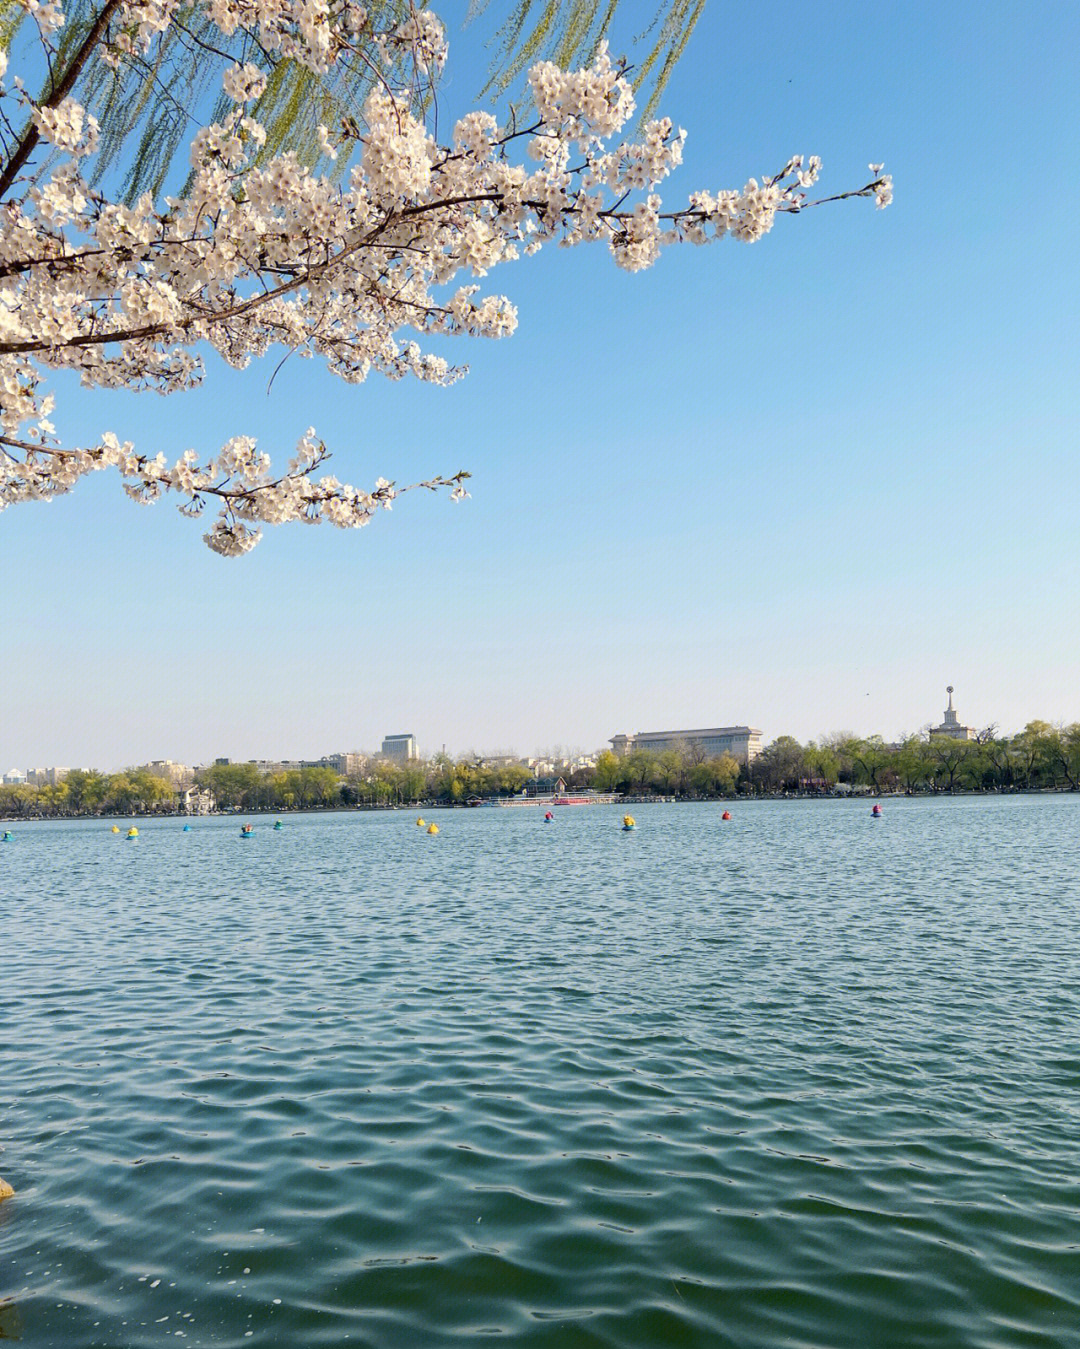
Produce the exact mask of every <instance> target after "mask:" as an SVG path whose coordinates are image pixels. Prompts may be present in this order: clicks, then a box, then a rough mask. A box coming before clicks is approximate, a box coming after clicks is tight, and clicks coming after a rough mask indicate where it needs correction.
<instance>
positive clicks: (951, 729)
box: [930, 684, 975, 740]
mask: <svg viewBox="0 0 1080 1349" xmlns="http://www.w3.org/2000/svg"><path fill="white" fill-rule="evenodd" d="M945 692H946V693H947V694H948V695H949V705H948V707H947V708H946V709H945V720H944V721H943V722H942V723H941V725H940V726H931V727H930V739H931V740H936V739H938V738H939V737H941V738H946V737H947V738H948V739H950V740H974V739H975V728H974V726H961V725H960V723H959V722H958V721H957V719H956V713H955V712H954V711H953V705H952V695H953V686H952V685H951V684H949V685H948V686H947V687H946V689H945Z"/></svg>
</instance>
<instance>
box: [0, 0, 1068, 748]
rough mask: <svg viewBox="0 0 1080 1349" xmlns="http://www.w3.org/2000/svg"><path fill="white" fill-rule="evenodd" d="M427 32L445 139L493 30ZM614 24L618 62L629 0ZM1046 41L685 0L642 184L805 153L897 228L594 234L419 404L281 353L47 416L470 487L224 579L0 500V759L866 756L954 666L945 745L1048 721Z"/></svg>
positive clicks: (1057, 369)
mask: <svg viewBox="0 0 1080 1349" xmlns="http://www.w3.org/2000/svg"><path fill="white" fill-rule="evenodd" d="M436 8H437V9H439V6H437V5H436ZM499 8H500V0H493V9H494V10H495V11H498V10H499ZM439 12H440V13H441V14H442V15H443V17H444V18H445V19H446V20H447V21H448V26H449V28H450V33H451V50H450V65H449V67H448V79H447V81H446V84H445V85H444V90H443V95H442V105H443V108H444V110H445V111H444V116H445V117H446V118H447V119H448V120H449V119H451V118H452V117H454V116H457V115H458V114H459V113H460V112H462V111H465V110H466V109H467V108H468V107H472V106H476V102H475V98H474V95H475V91H476V89H477V88H478V87H479V85H480V83H481V82H482V80H481V75H482V71H483V69H484V66H485V59H486V58H485V52H484V50H483V46H482V39H483V36H484V33H485V31H486V29H485V26H484V22H483V21H479V22H477V23H475V24H473V25H470V26H468V27H466V28H464V30H461V27H460V22H461V15H462V14H463V12H464V7H463V6H460V5H455V6H446V5H444V6H443V7H442V8H441V9H440V10H439ZM621 13H622V23H623V28H622V32H621V34H620V35H619V36H618V37H616V40H615V43H614V45H615V46H616V47H617V48H618V47H619V46H620V42H622V43H624V44H626V42H627V39H626V36H625V34H626V33H627V32H628V31H632V30H634V29H635V28H638V27H641V26H642V24H643V22H644V20H645V18H646V17H647V16H648V15H649V13H650V11H649V7H648V6H647V5H641V6H635V5H633V4H630V3H624V6H623V10H622V12H621ZM1078 47H1080V11H1077V10H1076V8H1075V7H1073V6H1066V5H1059V4H1043V5H1038V6H1035V7H1033V8H1029V9H1028V10H1026V11H1025V12H1021V9H1020V7H1019V6H1016V5H1015V4H1012V3H1008V4H1006V3H998V2H997V0H992V2H991V3H980V4H978V5H975V4H973V3H958V4H954V5H949V6H939V5H930V4H921V3H916V4H914V5H912V4H910V3H906V4H900V3H883V4H878V5H873V6H867V5H865V4H826V5H810V4H806V3H802V4H793V3H786V2H781V0H765V3H759V4H756V5H754V6H752V7H743V8H741V9H740V8H739V7H735V6H724V5H721V4H719V3H715V0H714V3H713V4H711V5H710V6H709V7H708V8H707V10H706V13H705V16H704V18H703V19H702V20H701V22H700V23H699V25H698V28H697V30H696V32H695V34H694V37H693V39H692V41H691V44H690V48H689V50H688V52H687V54H686V56H685V58H684V60H683V62H682V63H681V65H680V66H679V67H678V69H677V70H676V72H675V74H674V76H673V78H672V80H671V82H670V84H669V86H668V89H667V92H666V94H665V96H664V98H663V100H662V104H661V109H662V111H664V112H666V113H667V114H668V115H670V116H671V117H672V118H673V119H674V120H675V121H676V122H678V123H679V124H680V125H682V126H684V127H685V128H686V129H687V131H688V133H689V137H688V141H687V145H686V153H685V161H684V166H683V168H682V169H681V170H680V171H679V173H678V174H677V175H676V177H675V178H674V179H673V180H672V182H671V183H669V185H668V187H667V190H666V192H665V202H666V203H674V202H676V201H677V200H678V199H680V198H683V197H685V195H686V193H688V192H689V191H692V190H694V189H695V188H699V187H707V188H709V189H713V190H715V189H717V188H720V187H732V186H741V184H742V183H743V182H744V181H745V180H746V178H747V177H749V176H750V175H751V174H757V175H760V174H761V173H762V172H765V171H771V170H775V169H776V168H778V167H779V166H780V165H781V164H783V162H784V161H785V160H786V159H787V157H788V156H789V155H790V154H792V153H802V154H804V155H809V154H813V153H816V154H819V155H821V157H822V159H823V160H824V172H823V177H822V181H821V184H820V186H821V188H822V191H823V192H824V193H829V192H832V191H838V190H842V189H845V188H849V187H854V186H857V185H860V184H861V183H863V182H864V181H866V180H867V178H868V172H867V164H868V163H869V162H871V161H874V162H877V161H882V160H883V161H884V162H885V165H886V169H887V170H888V171H889V172H891V173H892V174H893V176H894V179H895V189H896V201H895V203H894V205H893V206H892V207H890V208H889V209H888V210H887V211H884V212H880V211H876V210H875V209H874V207H873V205H872V203H870V202H865V201H855V202H847V203H840V204H837V205H832V206H828V207H824V208H822V209H820V210H818V211H814V212H810V213H807V214H805V215H803V216H801V217H799V218H797V219H781V220H780V221H778V222H777V225H776V227H775V229H774V230H773V232H772V234H771V235H769V236H768V237H766V238H765V239H764V240H763V241H762V242H760V243H758V244H755V245H752V246H746V245H741V244H737V243H734V242H731V241H725V242H723V243H721V244H719V245H716V246H712V247H708V248H704V249H695V248H690V247H686V248H683V249H676V250H668V251H667V252H666V253H665V254H664V255H663V256H662V258H661V260H660V262H659V263H658V264H657V265H656V266H655V267H654V268H653V269H652V270H651V271H649V272H646V273H641V274H637V275H632V276H631V275H626V274H624V273H622V272H620V271H619V270H618V269H617V268H616V267H615V266H614V264H613V263H612V262H611V261H610V259H609V258H608V256H607V254H606V252H605V251H603V250H602V249H600V248H597V247H593V248H582V249H577V250H573V251H570V250H562V249H552V250H550V251H549V252H547V253H543V254H541V255H539V256H538V257H536V258H533V259H530V260H526V261H523V262H521V263H518V264H514V265H512V266H509V267H506V268H503V269H502V271H496V272H494V273H492V274H491V275H490V276H489V277H488V278H487V279H486V288H487V289H490V290H492V291H495V292H505V293H506V294H508V295H509V296H510V297H511V298H512V299H513V300H514V301H515V303H516V304H517V306H518V309H519V327H518V331H517V333H516V335H515V336H514V337H513V338H511V339H509V340H505V341H502V342H497V343H492V342H472V343H469V342H461V341H459V342H457V343H455V344H454V345H453V348H452V354H453V355H454V357H455V358H456V359H458V360H463V361H468V362H469V363H470V365H471V374H470V375H469V377H468V378H467V379H466V380H464V381H462V382H461V383H459V384H458V385H456V386H455V387H453V388H451V389H448V390H439V389H431V388H427V387H424V386H421V385H418V384H417V383H415V382H402V383H398V384H391V383H388V382H386V381H381V382H380V381H377V380H374V379H373V380H371V381H370V382H369V383H368V384H366V385H363V386H360V387H358V388H357V387H350V386H344V385H341V384H340V383H339V382H337V381H335V380H333V379H332V378H331V377H329V376H328V375H327V374H326V373H325V372H323V371H321V370H320V369H318V368H317V366H316V364H315V363H314V362H301V361H291V362H288V363H286V365H285V367H284V368H283V369H282V371H281V373H280V374H279V375H278V376H277V378H276V379H275V381H274V386H273V389H272V390H271V391H270V393H269V394H267V383H268V380H269V376H270V373H271V371H272V369H273V365H274V364H275V363H276V358H275V360H271V361H269V362H267V363H265V365H264V366H263V367H253V368H252V369H251V370H249V371H248V372H246V373H244V374H242V375H237V374H234V373H233V372H229V371H226V370H224V369H223V368H221V367H220V366H218V365H214V366H213V367H212V368H211V370H210V377H209V379H208V380H207V383H206V385H205V387H204V388H203V389H202V390H200V391H198V392H196V393H194V394H190V395H180V396H175V397H172V398H170V399H168V400H164V399H160V398H157V397H155V396H151V395H139V396H127V395H118V394H110V395H104V394H93V395H91V394H85V393H80V392H77V391H76V392H74V393H73V394H65V397H64V398H63V399H62V401H61V406H60V409H59V415H58V418H57V421H58V426H59V429H60V430H61V432H62V433H65V434H68V435H69V436H71V438H72V439H75V438H78V437H88V436H91V435H96V434H98V433H99V432H100V431H103V430H105V429H114V430H115V431H117V433H118V434H120V435H121V436H122V437H130V438H131V439H133V440H134V441H135V442H136V444H137V445H138V446H139V448H140V449H145V450H148V451H149V452H151V453H155V452H157V450H159V449H160V450H163V451H164V452H165V453H166V455H167V456H170V457H171V456H174V455H176V454H179V453H180V452H182V451H183V450H184V449H186V448H187V447H188V446H195V447H196V448H200V449H213V448H216V447H217V446H219V445H220V444H221V443H222V441H224V440H225V439H226V438H227V437H228V436H230V435H233V434H238V433H248V434H253V435H256V436H258V438H259V441H260V445H261V447H262V448H264V449H267V450H269V451H270V452H271V453H276V454H283V456H284V457H287V456H288V453H289V452H290V451H291V448H292V445H293V444H294V442H295V439H296V437H297V436H298V435H299V434H300V433H301V432H302V431H303V430H304V429H305V427H307V426H308V425H309V424H314V425H315V427H316V428H317V430H318V432H319V433H320V435H322V436H323V437H324V438H325V439H326V440H327V441H328V443H329V444H331V445H332V446H333V447H335V450H336V457H335V462H334V469H335V471H337V472H338V473H339V475H340V476H341V477H343V478H347V479H349V480H352V481H356V482H358V483H364V482H370V481H373V480H374V478H375V477H376V476H378V475H379V474H383V475H385V476H386V477H390V478H394V479H395V480H397V481H398V482H407V481H412V480H415V479H416V478H418V477H423V476H426V475H428V474H430V473H433V472H454V471H456V470H457V469H459V468H466V469H468V470H469V471H470V472H472V474H473V475H474V476H473V481H472V483H471V484H470V487H471V490H472V493H473V495H472V498H471V499H470V500H469V501H467V502H465V503H463V504H461V505H457V506H454V505H451V504H450V503H448V502H447V501H446V500H445V499H440V498H434V497H427V496H420V495H416V494H414V495H412V496H410V497H406V498H403V499H402V500H400V501H399V502H398V503H397V505H396V506H395V509H394V511H393V512H392V513H391V514H389V515H382V516H380V517H379V518H378V519H377V520H376V521H375V522H374V523H373V524H372V525H370V526H369V527H368V528H367V529H365V530H363V531H359V532H354V531H349V532H344V531H337V530H333V529H331V528H329V527H327V526H321V527H318V528H314V529H309V528H304V527H302V526H288V527H285V528H282V529H278V530H276V531H268V532H267V536H266V537H265V538H264V541H263V543H262V544H260V546H259V547H258V548H257V549H256V550H255V551H254V552H253V553H252V554H250V555H249V556H248V557H246V558H243V559H238V560H228V559H222V558H218V557H216V556H215V555H213V554H211V553H210V552H209V551H208V550H207V549H206V548H205V546H204V545H203V543H202V541H201V538H200V534H201V529H200V528H199V527H198V526H196V525H193V524H192V523H190V522H188V521H185V520H184V519H182V518H181V517H180V516H179V515H178V514H177V512H176V511H175V509H174V508H173V507H172V506H170V505H168V504H159V505H157V506H155V507H153V508H149V509H144V508H140V507H137V506H135V505H133V504H132V503H130V502H129V501H128V500H127V498H126V497H124V495H123V493H122V492H121V490H120V487H119V483H118V481H117V480H116V479H115V477H107V476H106V475H96V476H95V477H94V479H93V480H91V481H88V482H86V483H85V484H84V485H82V486H80V488H79V489H78V490H77V491H76V492H74V493H73V494H72V495H71V497H70V498H68V499H66V500H61V501H57V502H54V503H52V504H50V505H47V506H42V505H28V506H21V507H14V508H11V509H9V510H7V511H6V512H4V513H3V514H2V515H0V562H2V566H3V577H4V585H3V613H4V617H3V627H4V644H3V645H4V691H5V697H4V709H5V715H4V716H3V719H2V722H0V766H2V767H3V768H5V769H6V768H7V767H10V766H15V765H17V766H20V767H27V766H33V765H38V764H40V765H45V764H54V763H59V764H68V765H83V766H97V767H102V768H115V767H118V766H120V765H122V764H130V763H137V762H143V761H145V760H147V759H150V758H162V757H168V758H174V759H180V760H183V761H186V762H190V763H198V762H204V761H206V760H208V759H211V758H213V757H215V756H218V755H224V756H229V757H232V758H248V757H278V756H281V757H301V756H303V757H307V756H317V755H320V754H324V753H330V752H333V751H336V750H343V749H353V748H362V749H363V748H368V749H370V748H377V746H378V744H379V742H380V740H381V738H382V736H383V735H384V734H387V733H390V732H402V731H411V732H412V733H413V734H415V735H416V736H417V738H418V740H419V743H420V746H421V748H422V749H423V750H425V751H435V750H437V749H439V748H441V747H442V746H443V745H444V744H445V745H446V746H447V748H448V749H449V750H451V751H452V752H456V751H467V750H472V749H475V750H477V751H499V750H516V751H517V752H519V753H523V754H524V753H531V752H534V751H536V750H549V749H554V748H556V747H559V746H562V747H565V748H584V749H593V748H596V747H597V746H600V745H602V744H604V743H605V742H606V740H607V739H608V737H610V736H612V735H614V734H615V733H616V732H620V731H634V730H651V729H663V728H668V727H694V726H707V725H716V724H729V723H749V724H751V725H754V726H758V727H760V728H761V729H762V731H763V733H764V737H765V739H766V740H767V741H768V740H771V739H774V738H775V737H776V736H777V735H781V734H792V735H795V736H797V737H798V738H800V739H802V740H806V739H809V738H811V737H815V736H817V735H820V734H823V733H828V732H830V731H834V730H838V729H847V730H851V731H854V732H856V733H859V734H870V733H873V732H880V733H881V734H883V735H885V736H886V738H893V737H895V736H897V735H899V734H900V733H902V732H905V731H913V730H917V729H919V727H921V726H922V725H924V724H926V723H927V722H930V721H934V722H936V721H938V720H940V717H941V711H942V709H943V707H944V705H945V692H944V689H945V685H946V684H947V683H951V684H954V685H955V686H956V690H957V693H956V701H957V708H958V710H959V713H960V715H961V718H962V720H964V721H966V722H968V723H970V724H973V725H977V726H983V725H986V724H987V723H989V722H996V723H997V724H998V726H999V728H1000V729H1001V730H1003V731H1014V730H1018V729H1020V728H1021V727H1022V726H1023V725H1024V724H1025V722H1027V721H1028V720H1030V719H1032V718H1034V717H1043V718H1045V719H1047V720H1051V721H1058V720H1060V721H1066V722H1069V721H1075V720H1080V681H1078V680H1077V678H1076V675H1077V671H1078V670H1080V625H1078V624H1077V621H1076V618H1075V616H1074V612H1073V606H1074V603H1075V596H1076V595H1077V593H1078V591H1080V586H1078V581H1080V575H1078V572H1080V532H1078V530H1077V528H1076V523H1077V505H1078V501H1080V490H1078V489H1080V466H1078V460H1077V456H1076V454H1075V445H1076V441H1077V431H1076V428H1077V424H1078V412H1080V408H1078V403H1080V394H1078V387H1080V382H1078V380H1077V339H1078V319H1077V314H1078V312H1080V308H1078V303H1080V294H1078V291H1080V285H1078V275H1080V269H1078V266H1077V262H1076V244H1077V225H1076V213H1075V206H1074V204H1073V202H1072V195H1073V189H1072V182H1071V173H1072V169H1073V162H1074V159H1075V153H1074V152H1075V145H1076V127H1077V126H1078V125H1080V94H1078V86H1077V82H1076V77H1075V54H1076V52H1077V50H1078Z"/></svg>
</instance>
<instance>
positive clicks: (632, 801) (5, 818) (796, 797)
mask: <svg viewBox="0 0 1080 1349" xmlns="http://www.w3.org/2000/svg"><path fill="white" fill-rule="evenodd" d="M1078 795H1080V789H1077V788H1074V787H1008V788H988V789H986V790H983V791H980V790H978V789H976V788H972V787H965V788H963V789H962V790H958V791H940V792H933V791H931V792H873V791H869V790H867V789H865V788H861V789H859V790H856V791H852V792H754V793H747V794H745V795H739V796H607V797H605V799H604V800H598V801H596V802H594V803H590V804H595V805H598V806H599V805H613V806H624V805H626V806H630V805H633V806H685V805H697V806H701V805H712V806H716V807H718V808H723V807H731V806H732V805H739V806H749V805H754V804H755V803H757V802H773V801H804V802H805V801H818V802H820V801H849V802H856V803H861V802H867V801H941V800H955V799H958V798H960V797H973V796H975V797H1002V796H1078ZM513 804H514V805H516V806H517V807H518V808H519V809H520V808H521V807H522V806H533V807H534V808H535V809H537V810H540V809H546V808H547V807H549V806H551V805H552V802H551V801H550V800H548V799H546V798H538V799H536V800H535V801H534V800H532V799H530V800H528V801H514V802H513ZM571 808H572V807H570V806H565V805H560V806H558V809H559V810H568V809H571ZM477 809H482V810H483V811H484V813H485V814H497V813H499V811H500V810H501V809H505V807H503V806H502V803H496V802H492V803H491V804H490V805H486V806H483V807H476V806H470V805H467V804H466V803H465V802H463V801H459V802H451V801H413V802H409V803H406V804H404V805H351V806H342V805H338V804H335V805H328V806H292V807H281V808H280V809H274V810H271V809H262V808H259V807H253V808H251V809H247V808H243V809H235V810H215V811H209V812H207V813H205V814H199V815H191V814H187V813H185V812H184V811H180V810H154V811H144V812H142V813H131V812H129V813H127V814H123V813H117V814H113V813H111V812H110V813H108V814H100V813H96V812H93V811H67V812H64V813H57V814H55V815H2V814H0V821H2V822H3V823H4V824H5V825H12V824H63V823H70V822H71V821H73V820H98V821H100V822H101V823H103V824H110V823H112V824H117V823H121V822H124V821H128V820H184V821H187V822H190V823H194V822H195V821H197V820H230V819H242V818H243V817H244V816H246V815H252V816H259V817H265V816H274V817H279V816H286V815H331V814H339V815H352V814H358V815H368V814H390V813H393V812H395V811H397V812H402V811H403V812H405V813H406V814H409V813H411V812H413V811H423V810H426V811H435V810H470V811H471V810H477Z"/></svg>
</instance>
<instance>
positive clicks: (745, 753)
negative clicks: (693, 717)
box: [610, 726, 761, 763]
mask: <svg viewBox="0 0 1080 1349" xmlns="http://www.w3.org/2000/svg"><path fill="white" fill-rule="evenodd" d="M610 744H611V748H612V749H613V750H614V751H615V753H616V754H632V753H633V752H634V750H636V749H647V750H649V751H650V752H651V753H653V754H657V753H659V752H660V751H661V750H665V749H676V748H678V747H679V746H682V745H689V746H691V747H692V748H694V747H699V748H700V749H701V750H703V751H704V753H705V756H706V758H709V759H714V758H716V756H717V755H719V754H731V755H734V757H735V758H736V759H738V760H739V762H740V763H752V762H753V761H754V759H756V758H757V756H758V755H759V754H760V753H761V732H760V731H759V730H758V729H757V728H756V727H755V726H714V727H712V728H711V729H709V730H704V731H636V732H635V733H634V734H633V735H613V736H612V737H611V741H610Z"/></svg>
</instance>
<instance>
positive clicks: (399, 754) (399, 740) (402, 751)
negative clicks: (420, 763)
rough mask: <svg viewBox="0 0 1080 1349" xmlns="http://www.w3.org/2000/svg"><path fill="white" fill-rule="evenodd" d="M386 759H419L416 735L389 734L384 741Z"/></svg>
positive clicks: (405, 761)
mask: <svg viewBox="0 0 1080 1349" xmlns="http://www.w3.org/2000/svg"><path fill="white" fill-rule="evenodd" d="M382 752H383V758H384V759H393V760H394V762H395V763H408V762H409V761H410V760H412V759H419V757H420V755H419V753H418V752H417V749H416V737H415V736H412V735H388V736H384V738H383V742H382Z"/></svg>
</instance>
